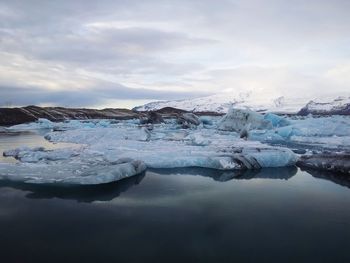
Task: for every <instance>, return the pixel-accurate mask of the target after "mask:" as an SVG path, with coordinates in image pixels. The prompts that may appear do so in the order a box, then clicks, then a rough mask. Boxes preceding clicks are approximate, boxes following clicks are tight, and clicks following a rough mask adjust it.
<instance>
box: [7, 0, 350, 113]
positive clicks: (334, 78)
mask: <svg viewBox="0 0 350 263" xmlns="http://www.w3.org/2000/svg"><path fill="white" fill-rule="evenodd" d="M349 10H350V2H349V1H346V0H335V1H327V0H310V1H302V0H296V1H280V0H267V1H260V0H220V1H212V0H193V1H187V0H177V1H175V0H149V1H139V0H128V1H126V0H100V1H98V2H97V1H93V0H77V1H70V0H62V1H41V0H32V1H25V0H11V1H10V0H3V1H1V3H0V60H1V62H2V63H1V64H0V87H1V90H0V97H1V99H3V98H5V97H6V96H10V94H11V93H9V90H8V89H5V87H10V88H11V90H12V91H15V90H18V92H22V93H23V92H24V89H25V88H23V87H30V89H33V90H34V91H35V92H34V91H33V92H34V93H33V99H30V98H29V97H28V98H23V99H20V98H16V99H17V100H18V101H22V102H23V103H24V104H34V103H48V102H50V103H54V104H57V105H58V104H59V103H66V104H65V105H68V106H75V105H74V103H78V99H72V100H71V101H70V100H69V99H68V98H66V99H65V100H64V96H65V95H67V93H66V92H67V90H70V92H71V94H75V93H76V92H77V93H78V92H81V91H84V92H81V94H82V97H84V100H82V101H84V102H83V103H82V104H81V105H84V106H89V103H90V105H95V104H94V103H95V102H96V97H103V94H104V93H103V94H102V95H101V94H100V93H98V91H97V90H103V88H102V89H101V86H99V85H101V83H102V84H103V85H105V84H106V83H109V84H111V85H112V86H113V89H116V90H118V89H119V91H120V93H119V97H118V99H120V100H128V101H130V100H133V99H135V100H136V99H173V98H180V97H181V96H183V98H186V97H191V96H193V95H194V94H209V93H218V92H221V91H222V90H227V89H232V90H235V91H236V90H240V91H245V90H247V89H253V90H256V91H259V92H260V93H259V94H261V96H275V95H277V94H278V95H288V96H297V95H298V94H296V93H297V91H298V92H299V90H300V92H302V93H303V94H309V95H310V96H313V94H315V95H318V94H320V93H326V92H327V91H328V90H333V91H334V92H346V91H347V90H348V86H347V84H348V83H349V77H348V75H347V72H348V70H347V66H346V67H345V66H344V65H347V63H348V61H349V59H350V43H349V38H348V32H349V31H350V16H349V15H348V11H349ZM109 84H108V85H109ZM121 84H122V85H121ZM103 85H102V87H104V86H103ZM33 87H34V88H33ZM96 87H99V89H97V88H96ZM122 87H130V89H128V88H126V89H125V90H123V88H122ZM30 89H28V88H26V89H25V91H26V92H29V90H30ZM135 91H138V93H137V94H136V93H135ZM109 92H110V93H111V94H115V95H113V96H115V97H117V94H116V93H114V92H113V90H112V91H109ZM293 92H294V94H293ZM83 93H84V94H83ZM40 94H41V95H40ZM52 94H54V95H52ZM61 94H62V95H61ZM157 94H158V95H157ZM11 96H12V95H11ZM67 96H68V95H67ZM74 96H75V95H72V98H74ZM88 96H92V98H91V99H89V98H88ZM77 97H78V96H77ZM55 100H56V101H55ZM103 101H104V100H101V101H99V103H104V102H103ZM18 103H19V102H18ZM69 103H71V104H69Z"/></svg>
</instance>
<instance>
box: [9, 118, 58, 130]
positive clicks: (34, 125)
mask: <svg viewBox="0 0 350 263" xmlns="http://www.w3.org/2000/svg"><path fill="white" fill-rule="evenodd" d="M54 127H55V123H53V122H52V121H49V120H47V119H43V118H40V119H38V120H37V121H36V122H31V123H24V124H18V125H14V126H11V127H9V128H8V130H20V131H25V130H39V129H53V128H54Z"/></svg>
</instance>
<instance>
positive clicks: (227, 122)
mask: <svg viewBox="0 0 350 263" xmlns="http://www.w3.org/2000/svg"><path fill="white" fill-rule="evenodd" d="M248 125H250V129H258V130H259V129H272V123H271V121H270V120H266V119H264V117H263V115H261V114H259V113H257V112H254V111H251V110H248V109H246V110H243V109H234V108H231V109H230V110H229V111H228V112H227V114H226V115H225V116H224V117H223V118H222V119H221V121H220V122H219V124H218V128H219V129H220V130H223V131H235V132H240V131H242V130H243V129H244V128H245V127H247V126H248Z"/></svg>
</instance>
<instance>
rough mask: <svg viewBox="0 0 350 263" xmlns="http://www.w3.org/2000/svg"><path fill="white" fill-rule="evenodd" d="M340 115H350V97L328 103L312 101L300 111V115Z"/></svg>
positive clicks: (339, 98)
mask: <svg viewBox="0 0 350 263" xmlns="http://www.w3.org/2000/svg"><path fill="white" fill-rule="evenodd" d="M310 113H311V114H317V115H324V114H338V115H350V97H338V98H336V99H334V100H333V101H331V102H326V101H324V100H323V101H310V102H309V103H308V104H307V105H306V106H305V107H303V108H302V109H301V110H300V111H299V114H300V115H308V114H310Z"/></svg>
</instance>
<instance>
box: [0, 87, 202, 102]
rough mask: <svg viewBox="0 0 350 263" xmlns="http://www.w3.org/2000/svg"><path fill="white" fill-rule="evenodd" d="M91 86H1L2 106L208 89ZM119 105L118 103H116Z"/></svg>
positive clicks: (131, 97) (144, 97)
mask: <svg viewBox="0 0 350 263" xmlns="http://www.w3.org/2000/svg"><path fill="white" fill-rule="evenodd" d="M100 85H101V86H99V87H94V88H90V89H88V90H59V91H55V90H51V91H48V90H47V89H44V88H40V87H19V86H0V91H1V97H0V106H6V105H13V106H17V105H31V104H34V105H39V104H47V105H54V106H60V105H63V106H72V105H74V107H87V106H90V105H95V106H96V105H103V104H104V103H106V102H107V101H109V100H164V99H169V98H171V99H181V98H183V97H200V96H205V95H208V94H207V93H195V92H176V91H155V90H149V89H132V88H128V87H125V86H122V85H116V84H111V83H101V84H100ZM116 107H118V105H116Z"/></svg>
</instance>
